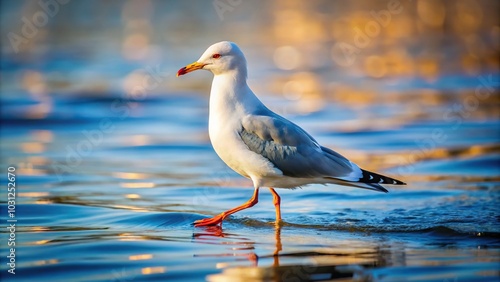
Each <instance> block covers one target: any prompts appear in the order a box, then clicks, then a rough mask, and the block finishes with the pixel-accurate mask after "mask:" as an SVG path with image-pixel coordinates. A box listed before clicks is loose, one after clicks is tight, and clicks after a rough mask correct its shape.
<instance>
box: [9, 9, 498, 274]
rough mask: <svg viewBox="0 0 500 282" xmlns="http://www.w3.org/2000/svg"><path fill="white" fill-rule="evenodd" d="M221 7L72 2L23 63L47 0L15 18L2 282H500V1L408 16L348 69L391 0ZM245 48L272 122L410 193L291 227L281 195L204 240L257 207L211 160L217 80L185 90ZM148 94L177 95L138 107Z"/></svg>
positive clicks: (349, 194)
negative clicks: (278, 217) (220, 220)
mask: <svg viewBox="0 0 500 282" xmlns="http://www.w3.org/2000/svg"><path fill="white" fill-rule="evenodd" d="M221 1H222V2H224V3H226V2H231V3H233V4H234V3H237V2H238V1H225V0H221ZM214 2H215V1H178V2H173V1H140V2H139V1H118V2H113V1H70V2H69V3H68V4H66V5H62V6H61V7H60V12H59V13H58V14H57V15H56V16H54V17H53V18H51V19H50V22H49V23H48V24H47V26H46V27H44V28H43V29H41V31H40V32H39V33H38V34H37V35H36V36H35V37H33V38H32V39H30V40H29V42H28V43H26V44H23V45H22V47H23V50H21V52H19V53H15V52H14V51H13V50H12V46H9V41H7V40H5V39H7V38H8V37H7V34H8V33H9V32H16V33H19V34H21V31H22V21H21V20H20V19H22V17H23V16H25V17H28V18H31V17H32V15H33V13H35V12H36V11H38V10H40V8H39V6H37V5H39V4H37V3H38V2H37V1H32V2H29V1H10V2H8V1H2V2H1V3H0V5H1V9H0V14H1V16H2V17H1V23H2V24H1V29H0V35H1V36H2V50H1V60H0V78H1V84H0V90H1V96H0V102H1V108H0V136H1V143H0V156H1V166H0V169H1V171H0V175H3V176H2V177H0V183H1V185H2V187H3V188H2V189H1V190H0V196H1V197H0V222H1V227H2V229H1V230H0V278H1V281H61V282H67V281H93V282H94V281H395V282H399V281H436V282H437V281H439V282H445V281H446V282H451V281H453V282H458V281H499V278H500V272H499V269H500V255H499V254H500V252H499V251H500V208H499V207H500V205H499V204H498V203H499V200H500V145H499V138H500V119H499V117H500V115H499V110H498V109H499V108H498V104H499V100H498V97H499V95H498V94H499V91H498V89H499V88H498V87H499V85H498V83H497V82H498V77H499V73H500V72H499V69H498V50H499V47H498V30H499V29H498V20H497V19H498V17H497V13H496V12H494V11H498V3H497V2H495V1H428V2H425V1H401V2H402V5H403V6H404V10H403V12H402V13H401V14H399V15H393V16H392V22H391V23H390V24H389V25H388V26H387V27H384V28H383V29H382V30H381V32H380V35H379V36H378V37H375V38H372V39H371V40H372V41H371V43H370V44H369V45H368V46H366V47H363V48H361V49H360V52H359V53H357V57H356V61H355V62H354V63H353V65H351V66H348V67H344V66H339V65H337V64H336V63H335V62H334V60H333V59H332V54H331V53H332V50H333V48H334V46H335V44H336V43H338V42H341V41H343V42H347V43H350V44H353V42H352V33H350V31H351V30H352V28H353V27H363V26H364V24H365V22H366V21H369V20H371V18H370V17H369V15H368V13H369V11H371V10H375V11H380V10H381V9H385V8H386V6H387V3H386V1H352V3H351V2H350V3H349V4H345V3H344V2H343V1H302V2H300V1H295V2H294V1H287V5H289V6H287V5H284V3H281V2H283V1H266V2H265V3H264V2H262V1H261V2H258V1H242V2H241V4H234V5H235V6H234V7H233V6H232V10H230V11H227V12H226V13H225V14H224V15H223V16H224V17H222V18H221V17H219V16H218V14H217V13H216V10H215V9H214V5H213V3H214ZM288 2H290V3H288ZM137 3H141V5H138V4H137ZM252 3H253V4H252ZM282 4H283V5H282ZM425 5H430V6H425ZM433 5H436V6H433ZM440 5H441V6H440ZM442 11H444V12H443V13H444V14H440V12H442ZM367 15H368V18H365V17H366V16H367ZM440 16H441V18H442V19H443V21H442V23H441V26H439V24H440V22H439V21H438V19H439V18H440ZM429 24H431V26H429ZM432 24H434V26H432ZM436 24H437V25H436ZM141 36H142V37H141ZM227 39H229V40H233V41H236V42H237V43H238V44H239V45H240V46H241V47H242V49H243V51H244V52H245V54H246V56H247V60H248V64H249V84H250V87H251V88H252V89H254V91H255V92H256V93H257V94H258V96H259V97H260V98H261V99H262V100H263V102H264V103H265V104H266V105H268V106H269V108H271V109H273V110H274V111H276V112H278V113H280V114H282V115H283V116H285V117H287V118H289V119H291V120H293V121H294V122H295V123H297V124H299V125H300V126H302V127H303V128H304V129H306V130H307V131H308V132H310V133H311V135H313V136H314V137H315V138H316V139H317V140H318V141H319V143H321V144H322V145H324V146H327V147H330V148H332V149H334V150H336V151H338V152H339V153H341V154H343V155H345V156H346V157H348V158H349V159H351V160H352V161H353V162H355V163H357V164H359V165H360V166H361V167H363V168H365V169H367V170H371V171H376V172H379V173H383V174H387V175H389V176H392V177H395V178H397V179H401V180H402V181H404V182H406V183H407V185H406V186H393V187H390V186H387V189H388V190H389V193H387V194H384V193H376V192H373V191H367V190H362V189H354V188H349V187H341V186H336V185H328V186H323V185H310V186H306V187H303V188H300V189H294V190H284V189H279V190H278V193H279V194H280V195H281V199H282V201H281V203H282V216H283V225H282V226H279V227H276V226H275V225H274V217H275V210H274V206H273V203H272V196H271V194H270V193H269V191H268V190H267V189H265V188H264V189H261V193H260V197H259V203H258V204H257V205H256V206H254V207H252V208H251V209H248V210H244V211H241V212H239V213H236V214H234V215H232V216H231V217H229V218H228V219H227V220H226V221H225V222H224V224H223V227H222V228H220V227H209V228H206V227H204V228H196V227H194V226H193V225H192V223H193V222H194V221H195V220H199V219H202V218H207V217H210V216H214V215H216V214H218V213H220V212H222V211H224V210H227V209H230V208H233V207H235V206H237V205H240V204H242V203H244V202H245V201H247V200H248V199H249V198H250V197H251V195H252V193H253V189H252V183H251V181H250V180H248V179H245V178H243V177H241V176H239V175H238V174H236V173H235V172H233V171H232V170H230V169H229V168H228V167H227V166H226V165H225V164H224V163H223V162H222V161H221V160H220V159H219V158H218V156H217V155H216V154H215V152H214V151H213V149H212V147H211V145H210V140H209V137H208V132H207V131H208V94H209V91H210V82H211V77H212V76H211V74H209V73H207V72H202V71H200V72H195V73H190V74H189V75H187V76H183V77H180V78H176V77H175V72H176V71H177V69H179V68H180V67H182V66H184V65H186V64H188V63H191V62H193V61H194V60H196V59H197V58H198V57H199V56H200V54H201V53H202V52H203V50H205V48H206V47H207V46H209V45H210V44H212V43H214V42H216V41H220V40H227ZM141 44H142V45H141ZM131 46H132V47H131ZM282 47H286V48H285V49H283V48H282ZM127 48H130V49H127ZM287 48H288V50H290V48H291V50H294V52H291V53H286V54H285V55H283V54H281V55H280V53H279V51H280V50H287ZM127 50H128V51H127ZM294 54H295V55H297V54H299V55H300V56H299V59H297V58H295V59H297V60H298V62H299V63H297V65H296V66H295V67H293V66H292V68H290V69H286V68H283V67H281V68H280V67H279V65H280V64H283V63H285V65H286V63H289V61H293V60H294V56H295V55H294ZM142 55H144V56H142ZM141 56H142V57H141ZM279 57H285V59H286V60H285V61H284V62H283V61H281V62H280V61H279ZM277 58H278V59H277ZM370 62H371V63H373V62H375V64H374V65H371V64H370ZM144 81H149V82H150V83H152V82H155V81H158V82H159V83H158V85H156V86H155V87H150V88H148V90H147V91H145V92H144V95H143V96H134V95H132V94H131V93H132V92H133V90H134V89H135V88H134V87H137V86H142V87H144V86H151V85H148V84H146V85H144ZM484 81H493V82H495V83H496V84H495V83H493V84H492V85H485V84H484ZM478 87H479V88H480V89H482V91H483V92H480V93H479V94H478V93H477V92H476V89H478ZM485 89H486V91H488V92H484V91H485ZM9 167H11V170H13V174H14V175H15V179H13V178H12V175H11V176H10V177H11V179H12V181H9V179H8V177H9V175H8V174H7V173H8V169H9ZM9 182H10V183H13V182H15V184H16V187H15V188H16V195H15V196H16V197H15V212H13V210H12V208H13V207H9V204H12V203H9V202H8V198H9V195H8V193H7V192H8V191H7V189H8V187H9V186H8V185H9V184H8V183H9ZM10 185H11V186H12V184H10ZM10 197H11V198H12V195H11V196H10ZM9 211H10V212H11V214H12V215H13V217H9ZM9 220H10V221H9ZM13 220H17V221H13ZM14 223H15V232H14V230H13V229H11V230H9V229H8V228H5V227H7V226H9V225H10V224H14ZM9 238H10V239H11V241H9ZM13 239H15V240H13ZM9 242H11V243H12V242H15V246H13V245H11V246H9V245H8V244H9ZM12 247H15V275H13V274H11V273H9V272H8V270H9V269H12V267H11V265H9V264H8V262H9V261H11V259H10V258H8V257H7V256H9V255H10V254H11V253H12V252H11V250H10V248H12Z"/></svg>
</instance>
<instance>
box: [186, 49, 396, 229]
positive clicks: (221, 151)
mask: <svg viewBox="0 0 500 282" xmlns="http://www.w3.org/2000/svg"><path fill="white" fill-rule="evenodd" d="M200 69H202V70H208V71H210V72H212V74H213V75H214V78H213V81H212V89H211V91H210V103H209V136H210V142H211V143H212V146H213V148H214V150H215V152H216V153H217V155H218V156H219V157H220V158H221V159H222V160H223V161H224V162H225V163H226V164H227V165H228V166H229V167H230V168H231V169H233V170H234V171H236V172H237V173H239V174H240V175H242V176H244V177H246V178H249V179H251V180H252V182H253V187H254V192H253V196H252V197H251V198H250V199H249V200H248V201H247V202H245V203H244V204H242V205H240V206H237V207H235V208H232V209H230V210H227V211H225V212H222V213H220V214H218V215H216V216H214V217H212V218H205V219H201V220H197V221H195V222H194V225H195V226H196V227H199V226H213V225H219V224H220V225H221V226H222V221H223V220H224V219H226V218H227V217H228V216H229V215H231V214H234V213H236V212H239V211H241V210H244V209H247V208H250V207H253V206H254V205H255V204H257V202H258V200H259V189H260V188H261V187H267V188H269V190H270V191H271V193H272V195H273V202H274V206H275V211H276V224H277V225H279V224H280V223H281V208H280V204H281V198H280V196H279V195H278V193H277V192H276V190H275V188H289V189H291V188H297V187H301V186H305V185H307V184H340V185H345V186H352V187H357V188H364V189H370V190H374V191H378V192H385V193H387V192H388V191H387V190H386V189H385V188H384V187H383V186H382V185H380V184H394V185H404V184H405V183H404V182H402V181H400V180H396V179H394V178H391V177H387V176H384V175H381V174H377V173H373V172H370V171H367V170H364V169H361V168H360V167H359V166H357V165H356V164H355V163H353V162H351V161H350V160H348V159H347V158H345V157H344V156H342V155H340V154H339V153H337V152H335V151H333V150H331V149H329V148H326V147H323V146H321V145H320V144H319V143H318V142H317V141H316V140H315V139H314V138H313V137H312V136H311V135H310V134H309V133H307V132H306V131H305V130H304V129H302V128H301V127H299V126H298V125H296V124H295V123H293V122H291V121H289V120H288V119H286V118H284V117H282V116H280V115H278V114H276V113H274V112H273V111H271V110H270V109H268V108H267V107H266V106H265V105H264V104H263V103H262V102H261V101H260V100H259V98H257V96H256V95H255V94H254V93H253V92H252V90H251V89H250V87H249V86H248V84H247V62H246V59H245V56H244V55H243V52H242V51H241V50H240V48H239V47H238V46H237V45H236V44H235V43H233V42H229V41H222V42H218V43H215V44H213V45H212V46H210V47H208V49H207V50H206V51H205V52H204V53H203V55H201V57H200V58H199V59H198V60H197V61H196V62H194V63H192V64H189V65H187V66H185V67H183V68H181V69H179V71H178V72H177V76H181V75H184V74H187V73H189V72H192V71H195V70H200Z"/></svg>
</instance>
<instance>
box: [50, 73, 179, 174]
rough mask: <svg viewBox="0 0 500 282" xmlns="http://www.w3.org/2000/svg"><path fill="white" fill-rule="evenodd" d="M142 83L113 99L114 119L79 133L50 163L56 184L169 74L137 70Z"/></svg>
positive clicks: (76, 166) (105, 120) (90, 152)
mask: <svg viewBox="0 0 500 282" xmlns="http://www.w3.org/2000/svg"><path fill="white" fill-rule="evenodd" d="M140 72H141V73H142V81H141V83H140V84H139V85H135V86H134V87H132V89H130V91H129V92H128V93H125V95H124V96H123V97H121V98H117V99H115V100H114V101H113V102H112V103H111V105H110V111H111V112H112V113H113V114H116V115H117V116H116V117H114V118H107V117H106V118H102V119H101V120H100V122H99V125H98V128H96V129H92V130H82V131H81V135H82V136H81V137H82V138H81V139H80V140H79V141H78V142H76V143H75V144H72V145H66V147H65V148H64V149H65V152H66V154H65V158H64V161H63V162H53V163H52V169H53V171H54V172H55V174H56V175H57V177H58V179H59V181H62V180H63V176H64V175H65V174H68V173H74V172H76V171H77V168H78V167H79V166H80V165H81V164H82V162H83V159H84V158H85V157H88V156H89V155H90V154H92V152H93V151H94V150H95V148H97V147H98V146H100V145H101V144H102V143H103V142H104V138H105V136H106V135H107V134H110V133H112V132H113V131H114V130H115V128H116V125H115V122H117V121H122V120H125V119H126V118H128V117H129V116H130V113H131V109H133V108H134V107H136V106H137V104H136V103H137V102H140V101H143V100H144V99H146V98H147V96H148V92H150V91H152V90H154V89H156V88H158V87H159V86H160V84H161V83H162V82H163V81H164V80H165V79H166V78H167V77H168V76H169V75H170V74H169V73H164V72H162V71H161V69H160V66H159V65H157V66H155V67H154V68H151V67H146V68H145V69H143V70H141V71H140Z"/></svg>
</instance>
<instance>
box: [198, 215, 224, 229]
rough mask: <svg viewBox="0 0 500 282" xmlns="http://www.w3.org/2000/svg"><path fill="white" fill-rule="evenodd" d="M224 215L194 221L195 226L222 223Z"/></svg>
mask: <svg viewBox="0 0 500 282" xmlns="http://www.w3.org/2000/svg"><path fill="white" fill-rule="evenodd" d="M222 221H223V217H222V216H214V217H212V218H204V219H200V220H197V221H195V222H194V226H195V227H201V226H214V225H219V224H220V225H222Z"/></svg>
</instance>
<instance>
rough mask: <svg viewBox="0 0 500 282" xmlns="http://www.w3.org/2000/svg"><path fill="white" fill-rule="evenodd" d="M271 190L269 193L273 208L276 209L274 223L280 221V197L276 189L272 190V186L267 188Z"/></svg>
mask: <svg viewBox="0 0 500 282" xmlns="http://www.w3.org/2000/svg"><path fill="white" fill-rule="evenodd" d="M269 190H271V194H273V203H274V208H275V209H276V223H279V222H280V221H281V207H280V204H281V198H280V195H278V193H276V191H274V189H273V188H269Z"/></svg>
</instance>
